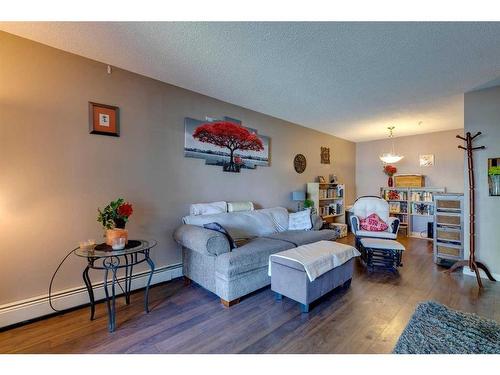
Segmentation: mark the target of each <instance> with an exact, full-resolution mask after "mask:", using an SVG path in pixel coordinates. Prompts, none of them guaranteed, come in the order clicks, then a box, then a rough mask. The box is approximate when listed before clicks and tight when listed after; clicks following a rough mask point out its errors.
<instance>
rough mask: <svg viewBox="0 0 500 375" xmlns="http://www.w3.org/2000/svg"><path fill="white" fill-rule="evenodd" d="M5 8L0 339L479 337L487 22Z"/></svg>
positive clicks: (499, 271) (487, 346)
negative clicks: (223, 17)
mask: <svg viewBox="0 0 500 375" xmlns="http://www.w3.org/2000/svg"><path fill="white" fill-rule="evenodd" d="M49 18H50V17H49ZM14 19H17V20H18V22H10V21H7V19H6V21H2V22H0V56H1V64H0V82H1V83H2V84H1V87H0V117H1V120H2V121H1V122H2V125H1V130H2V132H1V136H0V142H1V149H2V150H3V153H2V155H3V156H2V161H1V170H2V177H1V182H0V216H1V220H0V232H1V233H2V239H3V240H2V243H3V249H4V251H3V257H2V272H1V273H0V275H1V276H0V278H1V280H0V285H1V287H0V290H1V293H0V352H1V353H43V354H49V353H52V354H61V353H73V354H84V353H93V354H97V353H120V354H124V353H150V354H154V353H156V354H171V353H190V354H197V353H216V354H232V353H247V354H248V353H254V354H256V353H274V354H277V353H281V354H295V353H308V354H319V353H321V354H342V353H343V354H353V353H357V354H374V353H377V354H389V353H405V354H408V353H412V354H422V353H438V354H452V353H453V354H457V353H459V354H470V353H482V354H484V353H495V354H500V346H499V344H498V342H497V339H498V338H499V337H500V323H499V321H500V305H499V301H500V300H499V298H498V295H499V291H500V286H499V284H498V283H497V282H495V281H494V280H495V279H496V280H499V278H500V252H499V251H498V244H497V241H495V240H494V238H495V229H496V228H497V227H498V223H499V216H498V214H497V213H498V210H499V208H500V207H499V202H500V200H498V197H497V195H500V181H499V179H498V176H499V175H500V172H499V171H498V164H497V163H498V162H499V161H500V146H499V145H500V142H499V137H500V127H499V125H498V122H499V120H500V111H499V110H498V108H500V107H499V106H498V103H499V101H500V85H499V81H498V63H497V61H498V59H499V58H500V48H498V43H497V42H498V35H500V34H499V32H500V23H498V22H466V23H461V22H436V23H434V22H396V23H391V22H227V23H226V22H201V21H200V22H169V21H161V22H160V21H158V22H124V21H123V22H92V21H87V22H28V21H20V20H19V17H17V18H16V17H14ZM228 51H231V52H230V53H228ZM464 51H467V53H465V52H464ZM429 56H431V57H429ZM334 88H335V89H334ZM382 93H383V94H382ZM479 133H480V134H479ZM482 146H484V148H482ZM408 179H411V183H409V184H408V182H403V181H408ZM415 181H416V182H415ZM497 185H498V186H497ZM322 194H326V195H322ZM415 197H417V198H415ZM452 201H453V202H454V203H453V204H455V203H456V202H458V203H456V204H458V206H453V207H451V208H450V207H448V206H446V205H448V204H450V202H452ZM439 202H444V203H443V204H444V206H442V207H441V206H440V203H439ZM445 208H447V209H449V210H448V211H446V209H445ZM450 210H451V211H450ZM447 212H448V213H449V212H451V214H449V215H448V216H449V217H453V218H456V219H457V220H458V221H457V222H453V223H451V224H449V225H448V226H446V225H445V224H443V225H442V226H441V221H440V220H442V218H443V215H444V216H446V213H447ZM362 213H364V214H362ZM372 215H374V217H373V219H374V220H375V224H373V225H376V226H383V229H379V228H377V229H373V232H377V233H374V234H371V235H370V234H368V235H367V234H366V233H365V232H366V231H370V230H371V229H370V230H368V229H366V228H365V225H367V226H370V225H371V224H372V223H371V221H370V220H368V218H369V217H371V216H372ZM117 218H118V219H119V220H121V222H119V220H118V219H117ZM365 220H366V221H365ZM214 224H216V225H214ZM289 232H290V233H289ZM453 235H457V236H458V238H457V239H453V238H445V240H444V241H443V242H439V241H440V240H442V239H443V236H453ZM233 240H234V241H233ZM244 249H246V250H244ZM263 249H265V251H264V250H263ZM242 250H243V251H242ZM332 252H334V253H335V255H334V256H332V254H333V253H332ZM450 252H451V253H450ZM280 254H281V256H280ZM325 254H327V255H325ZM327 256H328V257H329V258H328V260H327V261H325V259H327V258H325V257H327ZM320 257H324V258H321V259H320ZM299 259H302V263H301V262H300V261H299ZM290 262H297V263H294V264H290ZM306 263H307V265H309V266H310V268H308V267H309V266H307V265H306ZM312 263H314V264H312ZM297 264H300V266H297ZM325 264H327V265H326V266H325ZM450 266H451V267H452V268H450ZM325 267H327V268H325ZM271 271H272V272H271ZM299 274H300V276H297V275H299ZM82 275H83V280H82ZM299 278H300V280H302V281H303V282H302V281H301V282H300V283H299V282H298V281H297V280H299ZM115 297H116V298H115ZM424 310H425V311H424ZM424 313H425V314H430V315H425V318H424V317H423V316H422V315H421V314H424ZM433 313H434V314H436V315H435V316H433V315H432V314H433ZM419 314H420V315H419ZM89 316H90V319H89ZM441 318H442V320H439V324H438V325H440V326H441V324H442V325H443V327H444V328H443V332H440V333H439V334H442V335H441V336H440V335H439V334H438V333H435V332H434V333H435V335H436V337H434V338H430V334H429V331H425V329H429V326H425V324H423V323H422V321H423V320H424V319H427V321H432V322H435V320H433V319H441ZM453 324H455V325H453ZM465 326H467V327H468V328H470V330H471V331H470V332H469V331H467V332H466V333H464V336H457V337H455V340H451V341H453V342H452V343H450V342H449V340H448V338H449V335H452V334H455V333H456V332H457V331H463V330H465V328H464V327H465ZM419 329H420V331H419ZM454 332H455V333H454ZM464 332H465V331H464ZM472 336H474V338H475V339H474V340H475V341H474V340H473V339H470V337H472ZM422 337H424V338H426V340H427V341H425V340H423V339H422ZM464 337H467V340H469V339H470V341H465V344H460V342H462V343H463V342H464V341H463V340H465V339H464ZM419 340H420V341H419ZM422 340H423V341H422ZM424 341H425V342H424Z"/></svg>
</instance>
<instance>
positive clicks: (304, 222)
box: [288, 208, 312, 230]
mask: <svg viewBox="0 0 500 375" xmlns="http://www.w3.org/2000/svg"><path fill="white" fill-rule="evenodd" d="M311 228H312V222H311V209H310V208H308V209H307V210H303V211H299V212H294V213H291V214H289V215H288V230H309V229H311Z"/></svg>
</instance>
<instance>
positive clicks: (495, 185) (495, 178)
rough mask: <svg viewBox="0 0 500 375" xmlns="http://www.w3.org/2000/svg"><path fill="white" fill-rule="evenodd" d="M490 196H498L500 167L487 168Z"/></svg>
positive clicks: (499, 193)
mask: <svg viewBox="0 0 500 375" xmlns="http://www.w3.org/2000/svg"><path fill="white" fill-rule="evenodd" d="M488 180H489V185H490V195H500V166H498V167H489V168H488Z"/></svg>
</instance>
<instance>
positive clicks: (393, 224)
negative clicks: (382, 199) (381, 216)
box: [387, 216, 399, 234]
mask: <svg viewBox="0 0 500 375" xmlns="http://www.w3.org/2000/svg"><path fill="white" fill-rule="evenodd" d="M387 224H388V225H389V228H387V231H388V232H390V233H394V234H398V230H399V219H398V218H397V217H392V216H391V217H389V220H388V222H387Z"/></svg>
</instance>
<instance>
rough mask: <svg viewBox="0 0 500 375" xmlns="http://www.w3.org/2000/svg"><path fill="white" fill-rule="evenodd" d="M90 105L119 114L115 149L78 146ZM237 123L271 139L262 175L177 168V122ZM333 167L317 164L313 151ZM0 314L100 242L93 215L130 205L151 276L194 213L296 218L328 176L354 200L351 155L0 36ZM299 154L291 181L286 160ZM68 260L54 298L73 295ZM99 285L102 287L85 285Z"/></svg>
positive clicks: (194, 164)
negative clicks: (301, 193) (261, 210)
mask: <svg viewBox="0 0 500 375" xmlns="http://www.w3.org/2000/svg"><path fill="white" fill-rule="evenodd" d="M88 101H95V102H99V103H105V104H111V105H116V106H119V107H120V111H121V112H120V116H121V137H120V138H113V137H106V136H99V135H90V134H88V107H87V105H88ZM186 116H189V117H194V118H199V119H204V118H205V116H210V117H222V116H230V117H233V118H238V119H241V120H242V121H243V123H244V124H245V125H247V126H250V127H253V128H256V129H257V130H258V131H259V132H260V133H261V134H263V135H267V136H269V137H271V159H272V163H271V167H258V168H257V169H256V170H243V171H242V172H241V173H240V174H236V173H224V172H222V168H220V167H214V166H206V165H204V161H203V160H199V159H189V158H184V156H183V146H184V139H183V136H184V117H186ZM321 146H328V147H330V149H331V153H332V159H333V163H332V165H330V166H327V165H321V164H320V147H321ZM0 152H1V157H0V237H1V240H0V246H1V248H0V254H1V262H0V267H1V271H0V305H1V304H5V303H8V302H12V301H16V300H20V299H24V298H29V297H32V296H37V295H43V294H45V293H46V291H47V287H48V283H49V280H50V276H51V274H52V272H53V270H54V268H55V267H56V266H57V264H58V262H59V260H60V259H61V258H62V257H63V256H64V255H65V254H66V253H67V252H68V251H69V250H70V249H71V248H73V247H74V246H75V244H77V242H78V241H79V240H81V239H87V238H96V239H100V238H101V237H100V236H101V235H102V232H101V229H100V226H99V224H98V223H97V222H96V209H97V207H99V206H100V207H102V206H104V205H105V204H106V203H107V202H109V201H110V200H112V199H114V198H116V197H119V196H122V197H124V198H126V199H127V200H129V201H130V202H132V203H133V204H134V209H135V212H134V215H133V216H132V218H131V221H130V224H129V226H128V229H129V230H130V232H131V234H132V237H140V238H142V237H144V238H155V239H157V240H159V246H158V247H157V248H156V250H154V252H153V258H154V261H155V262H156V264H157V265H158V266H163V265H169V264H175V263H178V262H180V261H181V258H180V251H179V249H178V247H177V246H176V245H175V243H174V242H173V240H172V239H171V236H172V232H173V230H174V229H175V228H176V226H177V225H179V223H180V218H181V217H182V216H183V215H185V214H186V213H187V212H188V205H189V204H190V203H193V202H205V201H214V200H228V201H230V200H251V201H253V202H255V203H257V204H258V205H260V206H263V207H271V206H279V205H281V206H285V207H289V208H293V207H295V203H293V202H291V201H290V194H291V192H292V191H293V190H297V189H305V184H306V182H308V181H312V180H313V179H314V178H315V177H316V176H317V175H323V174H325V175H326V174H329V173H336V174H337V175H338V177H339V179H340V181H342V182H344V183H345V184H346V188H347V200H348V201H352V199H353V198H354V187H355V184H354V173H355V172H354V171H355V145H354V143H352V142H348V141H345V140H342V139H339V138H336V137H333V136H329V135H326V134H323V133H320V132H317V131H313V130H310V129H307V128H304V127H301V126H298V125H295V124H292V123H289V122H286V121H282V120H279V119H276V118H273V117H269V116H266V115H263V114H260V113H256V112H254V111H250V110H247V109H244V108H241V107H237V106H235V105H231V104H228V103H224V102H221V101H219V100H216V99H213V98H210V97H206V96H203V95H200V94H197V93H194V92H190V91H187V90H184V89H181V88H178V87H174V86H171V85H168V84H165V83H162V82H159V81H155V80H153V79H149V78H146V77H143V76H140V75H137V74H133V73H131V72H127V71H123V70H120V69H114V70H113V74H111V75H108V74H107V73H106V65H105V64H102V63H99V62H96V61H91V60H88V59H85V58H82V57H79V56H76V55H72V54H69V53H66V52H63V51H59V50H56V49H53V48H50V47H47V46H44V45H41V44H37V43H34V42H31V41H28V40H26V39H21V38H18V37H15V36H12V35H10V34H6V33H0ZM297 153H303V154H304V155H305V156H306V157H307V162H308V164H307V170H306V172H305V173H303V174H301V175H299V174H297V173H296V172H295V171H294V169H293V162H292V161H293V157H294V155H295V154H297ZM83 266H84V262H83V260H82V259H76V258H75V257H71V258H70V259H69V261H68V263H67V264H66V265H65V266H64V268H63V269H62V271H61V274H60V276H59V278H58V281H57V283H56V285H55V287H56V290H61V289H66V288H72V287H76V286H80V285H82V284H83V283H82V280H81V270H82V267H83ZM94 277H96V278H97V279H99V278H100V277H102V276H101V275H95V274H94Z"/></svg>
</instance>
